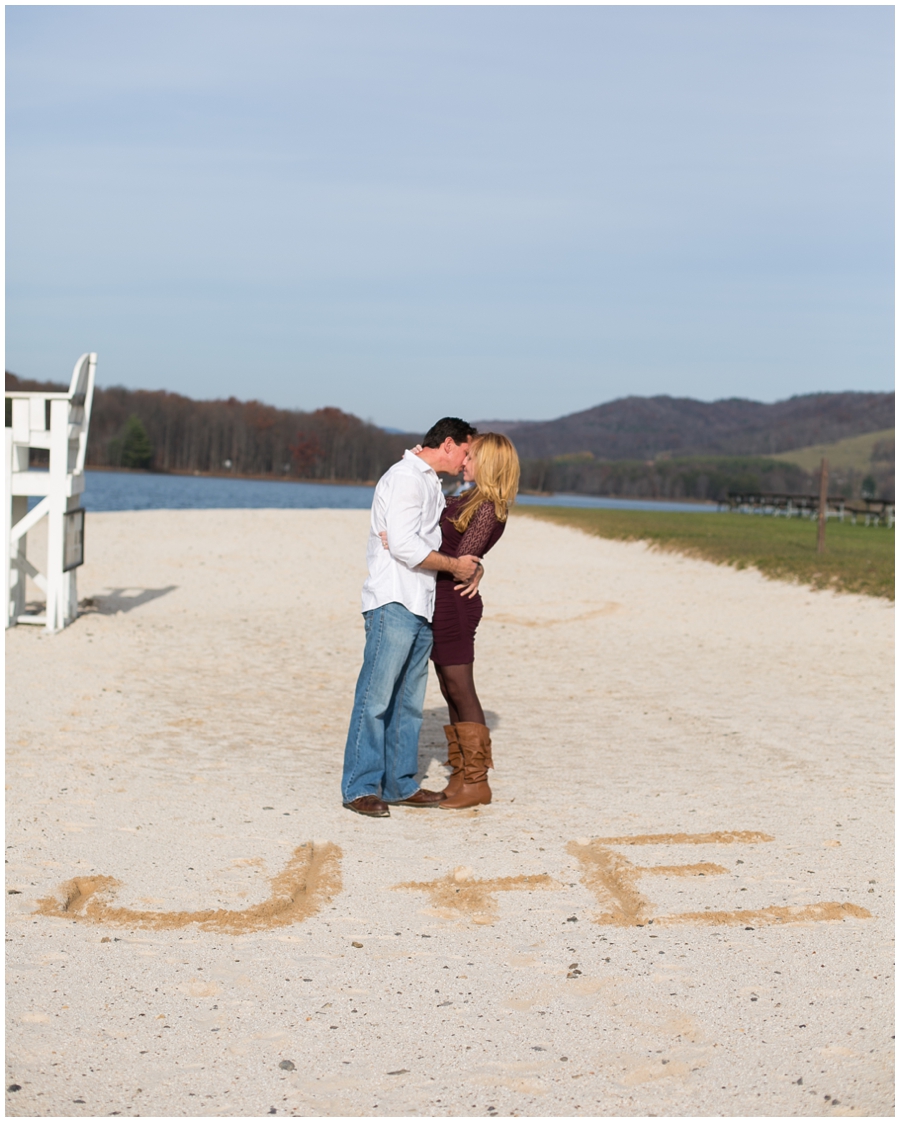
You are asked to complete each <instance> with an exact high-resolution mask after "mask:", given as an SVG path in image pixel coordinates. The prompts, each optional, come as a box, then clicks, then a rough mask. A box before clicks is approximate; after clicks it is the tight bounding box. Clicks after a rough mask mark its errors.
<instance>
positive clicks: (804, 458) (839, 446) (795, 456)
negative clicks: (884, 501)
mask: <svg viewBox="0 0 900 1122" xmlns="http://www.w3.org/2000/svg"><path fill="white" fill-rule="evenodd" d="M893 439H894V430H893V429H882V430H881V431H880V432H867V433H865V434H864V435H863V436H850V437H847V439H846V440H837V441H835V442H834V444H813V445H811V446H810V447H808V448H795V449H794V451H793V452H776V453H775V454H774V455H772V456H770V457H769V458H770V459H772V460H782V461H784V462H785V463H789V464H799V465H800V467H802V468H803V470H804V471H818V470H819V467H820V465H821V463H822V457H823V456H827V457H828V466H829V468H831V469H832V470H834V469H835V468H853V469H854V470H855V471H859V472H863V473H865V472H867V471H870V470H871V468H872V449H873V448H874V447H875V445H876V444H877V443H878V442H879V441H882V440H893Z"/></svg>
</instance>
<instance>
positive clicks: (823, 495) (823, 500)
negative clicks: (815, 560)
mask: <svg viewBox="0 0 900 1122" xmlns="http://www.w3.org/2000/svg"><path fill="white" fill-rule="evenodd" d="M827 510H828V461H827V460H826V459H825V457H824V456H823V457H822V473H821V476H820V478H819V540H818V543H817V545H816V553H824V552H825V515H826V512H827Z"/></svg>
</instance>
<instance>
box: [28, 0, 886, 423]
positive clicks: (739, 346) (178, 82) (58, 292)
mask: <svg viewBox="0 0 900 1122" xmlns="http://www.w3.org/2000/svg"><path fill="white" fill-rule="evenodd" d="M893 18H894V16H893V8H891V7H888V6H879V7H876V6H852V7H850V6H847V7H818V6H809V7H801V6H785V7H778V6H759V7H744V6H738V7H728V6H721V7H719V6H708V7H701V6H684V7H677V6H673V7H641V6H634V7H628V6H585V7H550V6H537V7H524V6H511V7H497V6H490V7H478V6H469V7H396V6H385V7H297V6H283V7H282V6H279V7H249V6H248V7H215V6H213V7H204V6H183V7H179V6H160V7H152V6H142V7H127V6H90V7H74V6H71V7H70V6H65V7H52V6H21V7H15V6H13V7H7V8H6V50H7V71H6V75H7V94H6V98H7V100H6V106H7V164H6V167H7V319H6V331H7V355H6V368H7V370H11V371H13V372H14V373H17V374H19V375H21V376H23V377H31V378H41V379H54V380H61V381H68V378H69V375H70V373H71V370H72V366H73V364H74V362H75V360H76V358H77V357H78V356H79V355H80V354H81V353H82V352H84V351H87V350H94V351H97V352H98V355H99V360H98V370H97V378H98V383H99V384H100V385H107V386H108V385H125V386H129V387H132V388H144V389H167V390H171V391H176V392H179V393H183V394H187V395H188V396H191V397H201V398H212V397H227V396H230V395H234V396H235V397H238V398H240V399H249V398H256V399H259V400H262V401H266V402H269V403H271V404H274V405H278V406H282V407H289V408H300V409H315V408H320V407H322V406H337V407H339V408H341V409H345V410H347V411H348V412H351V413H355V414H357V415H358V416H361V417H364V418H366V419H368V420H372V421H374V422H375V423H377V424H381V425H385V426H392V427H396V428H402V429H405V430H410V431H422V430H424V429H425V428H427V427H428V426H429V425H430V423H431V422H432V421H433V420H434V419H435V418H436V417H438V416H441V415H444V414H454V415H460V416H464V417H469V418H472V419H482V420H483V419H503V420H520V419H525V420H544V419H549V418H553V417H558V416H562V415H565V414H567V413H571V412H575V411H578V410H581V409H587V408H590V407H591V406H593V405H597V404H600V403H602V402H605V401H610V400H613V399H615V398H619V397H624V396H626V395H629V394H639V395H652V394H671V395H673V396H686V397H695V398H700V399H702V400H706V401H711V400H716V399H719V398H725V397H749V398H753V399H755V400H758V401H775V400H781V399H783V398H785V397H789V396H792V395H794V394H802V393H812V392H818V391H827V390H834V391H841V390H888V389H891V388H893V312H894V303H893V167H894V154H893V140H894V123H893V98H894V93H893V40H894V34H893Z"/></svg>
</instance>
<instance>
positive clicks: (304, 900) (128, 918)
mask: <svg viewBox="0 0 900 1122" xmlns="http://www.w3.org/2000/svg"><path fill="white" fill-rule="evenodd" d="M270 885H271V892H270V894H269V898H268V900H264V901H263V902H262V903H261V904H254V905H253V906H252V907H250V908H246V909H244V910H243V911H231V910H229V909H226V908H218V909H215V908H210V909H204V910H201V911H196V912H150V911H138V910H136V909H134V908H121V907H116V906H115V904H113V902H112V899H111V897H112V896H113V894H114V892H115V889H116V888H118V886H119V882H118V881H117V880H115V879H114V878H113V877H99V876H97V877H75V878H73V879H72V880H70V881H66V883H65V884H63V885H61V886H60V894H61V895H62V899H61V900H59V899H55V898H54V897H46V898H45V899H43V900H39V901H38V907H37V910H36V912H35V914H36V915H44V916H56V917H59V918H62V919H73V920H76V921H80V922H82V923H93V924H107V925H109V926H113V927H142V928H151V929H153V930H156V931H165V930H171V929H173V928H178V927H188V926H189V925H190V924H192V923H196V924H197V926H198V927H199V928H200V929H201V930H203V931H216V932H221V933H222V934H227V935H243V934H247V933H249V932H252V931H264V930H267V929H268V928H272V927H287V926H289V925H290V924H292V923H300V922H301V921H302V920H304V919H309V917H310V916H313V915H315V914H316V912H318V911H319V910H320V908H322V906H323V905H324V904H326V903H327V902H328V901H329V900H330V899H332V897H333V896H335V895H336V894H337V893H338V892H340V890H341V850H340V847H339V846H336V845H333V844H332V843H330V842H326V843H324V844H321V845H316V844H314V843H313V842H307V843H306V844H305V845H301V846H299V847H298V848H297V849H295V850H294V853H293V855H292V857H291V859H290V861H289V862H288V864H287V866H286V867H285V868H284V869H282V871H281V872H280V873H278V874H277V875H276V876H274V877H272V879H271V881H270Z"/></svg>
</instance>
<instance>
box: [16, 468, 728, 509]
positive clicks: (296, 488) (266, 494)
mask: <svg viewBox="0 0 900 1122" xmlns="http://www.w3.org/2000/svg"><path fill="white" fill-rule="evenodd" d="M373 491H374V488H373V487H345V486H341V485H337V484H329V483H282V482H280V481H278V480H260V479H216V478H210V477H209V476H194V475H153V474H149V473H148V474H144V473H142V472H134V473H132V472H120V471H88V472H87V473H86V474H85V490H84V494H83V496H82V505H83V506H84V507H85V509H86V510H221V509H226V510H229V509H247V508H251V509H252V508H266V509H272V508H275V509H278V510H296V509H301V510H316V509H331V510H368V509H369V507H370V506H371V505H372V492H373ZM518 502H519V503H521V505H522V506H581V507H603V508H606V509H608V510H662V511H690V512H692V513H696V512H697V511H715V510H716V506H715V504H714V503H666V502H651V501H644V500H641V499H606V498H598V497H595V496H593V495H552V496H544V495H521V496H520V497H519V499H518ZM30 505H33V504H30Z"/></svg>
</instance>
